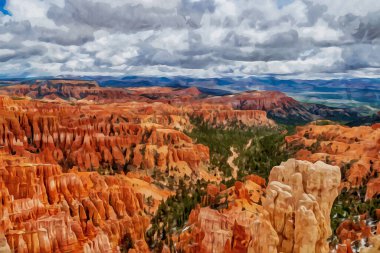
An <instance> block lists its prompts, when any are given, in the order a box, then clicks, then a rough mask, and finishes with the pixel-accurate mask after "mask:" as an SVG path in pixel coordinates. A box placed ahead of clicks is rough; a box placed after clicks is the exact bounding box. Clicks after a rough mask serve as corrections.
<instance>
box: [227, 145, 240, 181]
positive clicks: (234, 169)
mask: <svg viewBox="0 0 380 253" xmlns="http://www.w3.org/2000/svg"><path fill="white" fill-rule="evenodd" d="M230 151H231V153H232V155H231V156H230V157H228V159H227V163H228V165H229V166H230V167H231V168H232V173H231V174H232V177H233V178H235V179H237V175H238V171H239V168H238V167H237V166H236V165H235V164H234V160H235V159H236V158H237V157H238V156H239V154H238V153H236V152H235V149H234V147H230Z"/></svg>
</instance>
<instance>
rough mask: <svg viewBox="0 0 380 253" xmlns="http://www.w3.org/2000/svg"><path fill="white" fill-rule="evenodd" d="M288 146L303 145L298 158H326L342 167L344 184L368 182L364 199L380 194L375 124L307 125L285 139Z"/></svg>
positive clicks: (379, 149)
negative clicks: (351, 125) (353, 125)
mask: <svg viewBox="0 0 380 253" xmlns="http://www.w3.org/2000/svg"><path fill="white" fill-rule="evenodd" d="M286 140H287V142H288V143H289V145H293V146H296V145H298V146H300V147H304V148H302V149H301V150H300V151H298V153H297V154H296V158H297V159H303V160H308V161H311V162H315V161H319V160H320V161H327V162H328V163H329V164H333V165H338V166H340V167H342V168H345V169H344V171H343V181H344V186H346V187H348V188H349V187H357V186H361V185H367V192H366V198H367V199H370V198H373V197H375V196H376V195H377V194H379V193H380V184H379V178H378V177H377V176H376V175H377V174H378V173H380V153H379V152H380V141H379V140H380V129H379V128H378V127H376V125H373V126H372V127H371V126H360V127H352V128H350V127H346V126H341V125H323V126H322V125H318V123H316V124H309V125H307V126H304V127H297V133H296V134H295V135H292V136H288V137H287V138H286Z"/></svg>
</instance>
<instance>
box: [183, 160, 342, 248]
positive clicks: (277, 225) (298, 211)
mask: <svg viewBox="0 0 380 253" xmlns="http://www.w3.org/2000/svg"><path fill="white" fill-rule="evenodd" d="M340 178H341V175H340V170H339V167H337V166H331V165H327V164H325V163H323V162H317V163H315V164H312V163H310V162H307V161H297V160H294V159H290V160H288V161H287V162H284V163H282V164H281V165H280V166H276V167H274V168H273V169H272V171H271V174H270V177H269V184H268V186H267V188H266V190H265V192H266V197H265V198H263V196H262V193H261V191H262V190H263V189H262V188H261V187H260V186H259V185H257V184H256V183H254V182H252V181H250V180H248V181H246V182H245V183H244V184H243V183H241V182H238V183H236V184H235V186H234V187H233V188H230V189H227V190H225V191H221V192H220V194H221V195H220V196H226V195H227V196H226V197H225V198H226V199H222V200H221V203H225V202H226V203H229V204H228V206H227V207H226V206H224V207H223V208H219V210H213V209H210V208H200V207H198V208H197V209H195V210H193V211H192V212H191V214H190V217H189V228H188V230H190V231H191V232H188V231H186V232H184V233H182V234H181V236H180V242H179V243H178V247H179V248H180V249H181V250H184V251H185V252H257V253H276V252H284V253H293V252H294V253H327V252H329V248H328V242H327V238H328V237H329V236H330V235H331V229H330V210H331V207H332V204H333V202H334V199H335V198H336V197H337V195H338V187H339V185H340ZM252 186H254V187H252ZM226 200H227V201H226ZM261 201H262V206H260V205H259V202H261Z"/></svg>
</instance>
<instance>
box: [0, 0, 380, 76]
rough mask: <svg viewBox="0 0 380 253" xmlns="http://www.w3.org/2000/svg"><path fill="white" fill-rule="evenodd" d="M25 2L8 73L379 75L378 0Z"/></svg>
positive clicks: (9, 28)
mask: <svg viewBox="0 0 380 253" xmlns="http://www.w3.org/2000/svg"><path fill="white" fill-rule="evenodd" d="M17 1H21V0H14V2H13V3H14V5H12V4H11V5H10V6H9V7H10V9H11V11H12V12H13V13H14V16H13V17H5V18H4V17H0V65H1V66H3V69H6V70H7V69H10V68H11V67H9V68H8V67H7V66H12V65H14V64H16V65H18V66H19V65H20V66H21V67H25V68H26V69H25V70H22V71H23V72H27V73H34V74H35V75H38V74H41V73H46V72H47V73H51V74H61V73H60V72H64V73H72V74H87V73H98V74H131V73H132V74H160V73H163V74H164V75H167V74H173V75H175V74H185V75H186V74H191V75H225V74H231V75H234V74H236V75H252V74H256V75H260V74H268V73H274V74H281V75H283V74H288V75H294V74H304V75H305V74H306V75H307V74H316V73H318V74H323V73H325V75H330V74H331V73H347V72H350V71H356V72H358V71H359V72H360V71H361V72H363V71H364V72H365V71H366V69H371V70H370V72H368V73H369V74H370V75H374V73H375V74H376V73H378V74H379V75H380V55H379V53H378V52H379V46H380V45H379V44H380V2H379V1H378V0H362V1H361V6H360V8H357V7H356V6H355V3H352V4H351V3H347V2H346V1H343V0H336V1H334V3H330V2H329V1H325V0H321V1H316V0H315V1H312V0H294V1H282V2H281V5H277V4H276V3H277V1H275V0H273V1H264V2H263V1H258V0H257V1H256V0H253V1H252V0H235V1H228V0H204V1H194V0H167V1H161V0H157V1H154V2H151V1H144V0H142V1H136V0H127V1H119V0H115V1H113V2H109V1H106V0H81V1H78V0H60V1H58V0H54V1H46V0H42V1H41V0H30V1H28V4H30V7H29V10H28V11H31V12H32V11H33V12H34V13H39V16H38V15H37V16H36V15H34V16H33V15H28V13H23V11H25V10H24V9H17ZM337 2H341V6H338V5H337ZM337 6H338V7H337ZM12 8H13V9H12ZM33 8H35V10H33ZM337 8H338V9H337ZM25 9H27V8H25ZM337 10H339V11H337ZM24 17H25V18H24ZM9 34H10V35H9ZM2 36H4V38H5V40H7V42H6V43H2V42H1V40H2ZM1 50H3V51H1ZM22 61H24V62H25V63H28V64H23V62H22ZM4 64H8V65H7V66H5V65H4ZM1 66H0V67H1ZM41 68H43V69H44V71H40V69H41Z"/></svg>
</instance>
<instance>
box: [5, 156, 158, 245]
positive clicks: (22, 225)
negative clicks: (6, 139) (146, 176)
mask: <svg viewBox="0 0 380 253" xmlns="http://www.w3.org/2000/svg"><path fill="white" fill-rule="evenodd" d="M134 183H136V181H135V182H134ZM163 198H165V193H164V194H163V195H162V198H161V199H163ZM0 200H1V209H0V221H1V222H0V234H2V235H5V238H6V240H5V239H4V237H3V238H0V249H1V252H88V253H90V252H117V251H119V245H120V244H122V243H123V242H125V240H126V238H128V240H130V241H131V242H133V248H134V249H135V250H136V251H137V252H149V248H148V246H147V245H146V243H145V239H144V234H145V231H146V229H147V227H148V225H149V218H148V216H147V215H146V212H145V208H146V204H145V196H144V195H143V194H141V193H136V192H135V191H134V190H133V186H132V184H131V182H130V181H129V179H128V177H126V176H123V175H117V176H101V175H99V174H98V173H96V172H78V171H75V170H70V171H69V172H68V173H63V172H62V169H61V167H60V166H58V165H54V164H34V163H32V162H30V161H29V160H28V159H27V158H25V157H19V156H10V155H8V154H5V153H1V155H0ZM158 201H159V200H158Z"/></svg>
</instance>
